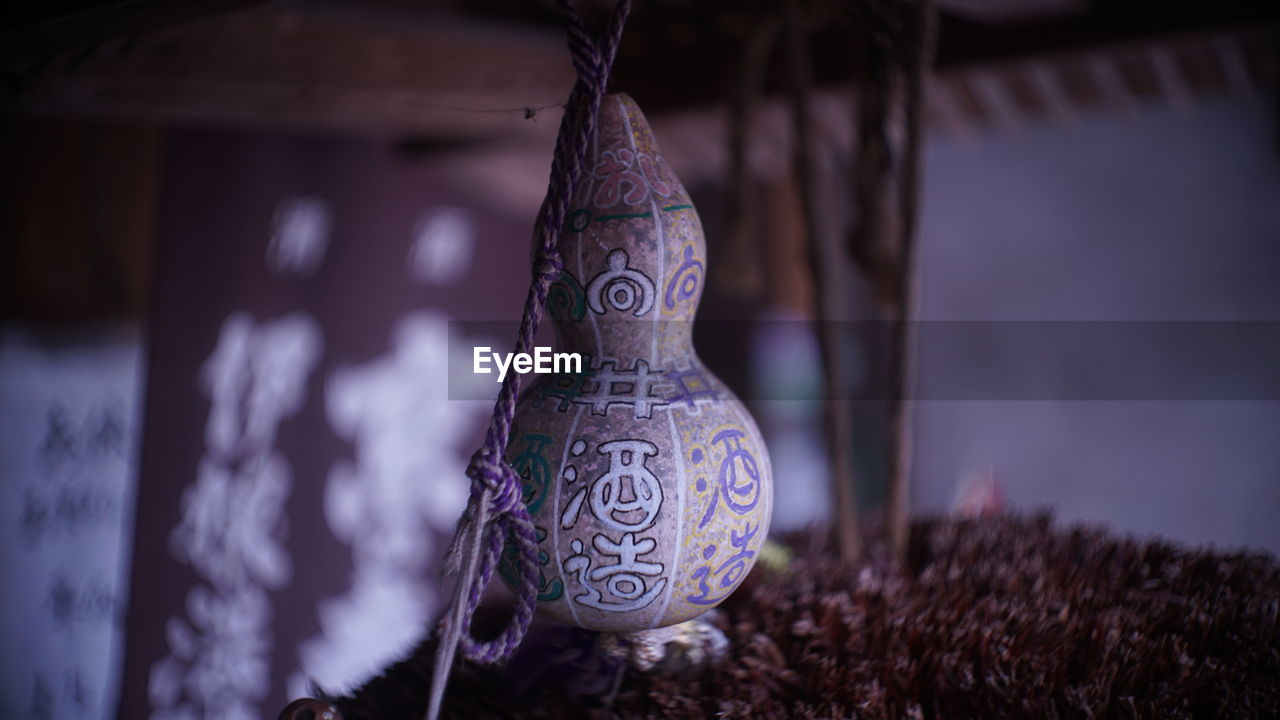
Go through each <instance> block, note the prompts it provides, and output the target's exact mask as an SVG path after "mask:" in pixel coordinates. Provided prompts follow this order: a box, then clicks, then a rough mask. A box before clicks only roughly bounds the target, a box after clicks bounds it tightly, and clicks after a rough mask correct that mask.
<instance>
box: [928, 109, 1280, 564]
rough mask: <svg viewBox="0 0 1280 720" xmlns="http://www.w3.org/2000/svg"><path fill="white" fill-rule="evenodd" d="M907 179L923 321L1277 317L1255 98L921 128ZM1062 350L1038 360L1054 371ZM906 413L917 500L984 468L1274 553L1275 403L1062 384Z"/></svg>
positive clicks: (1067, 366)
mask: <svg viewBox="0 0 1280 720" xmlns="http://www.w3.org/2000/svg"><path fill="white" fill-rule="evenodd" d="M924 191H925V202H924V216H923V220H922V225H921V236H920V239H919V243H920V250H919V263H920V264H919V286H920V303H919V316H920V318H921V319H923V320H1084V321H1092V320H1136V321H1140V320H1214V321H1240V320H1269V321H1276V320H1280V282H1277V280H1276V276H1277V272H1278V271H1280V154H1278V153H1277V121H1276V115H1275V110H1274V108H1273V106H1272V105H1271V104H1269V103H1268V102H1266V101H1264V100H1262V99H1261V98H1251V99H1248V98H1216V99H1206V100H1202V101H1198V102H1197V104H1195V106H1194V107H1191V108H1187V109H1175V108H1169V107H1151V106H1147V107H1140V108H1137V109H1135V110H1134V112H1133V113H1132V114H1130V115H1128V116H1126V115H1122V114H1114V115H1086V116H1084V117H1081V118H1079V119H1078V120H1077V121H1076V122H1074V123H1072V124H1069V125H1064V126H1025V127H1022V128H1021V129H1020V131H1017V132H1013V133H1009V132H1002V133H1001V134H998V135H997V134H984V135H980V136H977V137H972V138H944V139H934V140H932V141H931V142H930V143H929V145H928V155H927V171H926V174H925V188H924ZM994 355H996V356H999V353H998V352H996V353H994ZM1224 357H1225V350H1224ZM1019 361H1020V358H1019V357H1018V356H1017V355H1013V354H1009V355H1005V356H1004V357H1003V358H1002V360H1001V362H1003V363H1004V364H1003V365H1002V366H1001V365H999V363H997V366H996V367H993V368H990V369H989V370H990V371H992V372H993V373H1000V372H1006V373H1009V374H1010V375H1012V374H1015V373H1017V372H1018V371H1019V370H1020V368H1019ZM1077 362H1078V361H1077V360H1076V359H1072V358H1070V357H1065V356H1064V357H1063V358H1061V359H1060V361H1059V362H1058V363H1057V364H1056V365H1055V366H1053V367H1046V368H1041V369H1040V370H1042V371H1043V372H1045V373H1047V374H1048V377H1049V378H1050V380H1052V379H1054V378H1055V377H1057V378H1061V379H1062V381H1063V382H1064V383H1067V382H1070V378H1071V377H1073V376H1075V375H1078V371H1079V369H1080V368H1079V367H1078V366H1077ZM1116 362H1117V363H1121V362H1126V360H1125V359H1124V358H1117V359H1116ZM916 412H917V415H916V425H915V427H916V429H915V439H914V445H915V448H916V460H915V468H914V477H913V483H914V498H913V499H914V503H915V507H916V508H917V509H918V510H922V511H942V510H945V509H948V508H949V507H951V505H952V503H953V500H954V498H955V496H956V493H957V489H958V486H962V485H964V484H965V483H967V482H968V481H970V480H972V479H974V478H979V479H980V478H983V477H984V476H987V475H990V476H993V477H994V479H995V480H996V482H997V483H998V484H999V485H1000V486H1001V487H1002V488H1003V490H1004V492H1005V494H1006V496H1007V500H1008V501H1009V502H1010V503H1011V504H1012V505H1014V506H1017V507H1023V508H1035V507H1043V506H1050V507H1053V508H1055V509H1056V510H1057V512H1058V515H1059V516H1060V517H1062V518H1064V519H1068V520H1070V519H1077V518H1078V519H1088V520H1094V521H1103V522H1107V523H1111V524H1113V525H1114V526H1116V527H1117V528H1120V529H1123V530H1128V531H1134V532H1138V533H1144V534H1145V533H1160V534H1164V535H1167V536H1169V537H1173V538H1178V539H1181V540H1185V541H1188V542H1196V543H1200V542H1212V543H1215V544H1217V545H1220V546H1221V545H1227V546H1233V545H1241V544H1247V545H1251V546H1256V547H1262V548H1268V549H1270V550H1271V551H1273V552H1280V523H1277V522H1276V520H1275V511H1276V509H1277V508H1280V403H1277V402H1264V401H1256V402H1248V401H1232V402H1227V401H1212V400H1201V401H1190V400H1169V401H1143V402H1123V401H1082V400H1077V401H1072V400H1070V399H1069V391H1068V395H1067V397H1066V398H1062V397H1061V396H1059V399H1057V400H1022V401H977V400H975V401H926V402H922V403H920V404H919V405H918V406H917V410H916Z"/></svg>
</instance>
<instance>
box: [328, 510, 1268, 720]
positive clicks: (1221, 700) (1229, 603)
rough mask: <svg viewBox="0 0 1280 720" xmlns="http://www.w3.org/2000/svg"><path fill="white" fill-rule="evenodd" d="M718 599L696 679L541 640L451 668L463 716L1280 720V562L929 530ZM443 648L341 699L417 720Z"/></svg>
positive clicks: (936, 526) (353, 713)
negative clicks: (900, 543) (890, 560)
mask: <svg viewBox="0 0 1280 720" xmlns="http://www.w3.org/2000/svg"><path fill="white" fill-rule="evenodd" d="M790 545H791V546H792V547H793V548H794V549H795V550H796V552H797V554H798V557H797V559H796V560H795V561H793V562H792V563H791V565H790V567H789V568H788V569H787V570H785V571H781V572H774V571H768V570H766V569H765V568H763V567H758V568H757V569H756V570H755V571H754V572H753V573H752V575H751V577H750V579H749V580H748V581H747V583H746V585H745V586H744V587H743V588H741V589H740V590H739V592H738V593H736V594H735V595H734V596H733V597H732V598H730V599H729V600H728V601H726V602H725V603H724V604H723V605H722V606H721V611H722V612H721V616H720V618H719V619H718V621H717V622H718V624H719V625H720V627H721V628H722V629H724V630H725V631H726V633H727V634H728V636H729V639H730V641H731V647H730V649H729V656H728V657H727V658H726V659H725V660H724V661H723V662H722V663H721V664H719V665H717V666H715V667H713V668H711V669H710V670H708V671H706V672H704V673H702V674H700V675H691V674H689V673H678V674H676V675H674V676H662V675H660V674H640V673H637V672H634V671H631V672H627V673H626V674H625V676H624V677H623V678H622V682H621V685H620V689H619V691H618V693H617V695H616V698H615V699H614V701H613V704H612V706H611V708H609V709H606V707H605V703H606V699H607V697H608V696H609V694H610V692H611V689H612V687H613V681H614V678H615V677H616V676H615V674H614V668H613V667H610V666H608V665H607V664H603V663H601V662H600V659H599V657H598V655H596V654H593V653H592V652H591V648H592V641H591V639H590V633H586V632H585V631H577V630H568V629H561V628H546V627H544V628H542V629H540V630H538V631H536V632H534V633H533V634H532V635H531V636H530V638H529V640H528V641H527V642H526V645H525V647H524V648H522V650H521V653H520V655H519V656H517V658H516V660H515V661H513V663H512V664H511V665H510V666H508V667H507V668H506V669H505V670H503V669H499V670H495V669H485V668H479V667H476V666H473V665H465V666H461V667H459V668H457V669H456V670H455V672H454V676H453V679H452V680H451V682H450V685H449V695H448V697H447V698H446V704H445V709H446V717H453V718H475V719H482V718H626V719H628V720H630V719H635V720H640V719H641V718H697V719H698V720H702V719H703V718H708V717H724V718H848V717H858V718H1090V717H1092V718H1132V717H1139V718H1267V717H1277V716H1280V620H1278V608H1280V566H1277V563H1276V560H1275V558H1274V557H1273V556H1270V555H1266V554H1261V553H1249V552H1214V551H1210V550H1203V549H1191V548H1186V547H1181V546H1178V545H1173V544H1169V543H1167V542H1161V541H1150V542H1141V541H1138V540H1133V539H1127V538H1120V537H1116V536H1115V535H1112V534H1110V533H1108V532H1106V531H1103V530H1099V529H1091V528H1055V527H1054V525H1053V524H1052V523H1051V522H1050V520H1049V519H1048V518H1047V517H1044V516H1036V517H992V518H986V519H981V520H972V521H955V520H929V521H924V522H918V523H916V524H915V525H914V526H913V528H912V533H911V544H910V549H909V562H908V567H906V568H905V570H903V571H900V572H896V571H890V570H888V569H887V567H886V566H885V564H884V563H883V561H882V559H881V558H883V557H884V555H885V551H884V548H883V546H881V545H879V544H876V543H874V542H872V543H871V545H870V558H871V559H870V560H869V561H868V562H866V563H864V564H861V565H858V566H855V567H847V568H846V567H841V566H839V565H837V564H836V563H835V562H834V561H833V560H831V559H830V558H832V557H834V548H833V547H831V546H830V544H829V541H828V540H827V539H826V538H822V537H794V538H790ZM501 619H502V618H501V616H500V615H499V616H498V617H496V618H492V620H494V621H495V625H494V626H495V627H497V625H496V621H500V620H501ZM433 649H434V646H433V645H432V644H431V643H430V642H427V643H424V644H423V645H422V646H421V647H419V648H418V649H417V651H415V653H414V655H413V657H411V658H410V659H409V660H406V661H405V662H403V663H400V664H398V665H395V666H393V667H391V668H388V669H387V671H386V673H385V674H384V675H383V676H381V677H379V678H376V679H374V680H372V681H371V682H370V683H369V684H368V685H366V686H365V687H364V688H362V689H360V690H359V691H357V692H356V693H354V694H353V695H352V696H350V697H347V698H341V699H339V700H338V701H337V706H338V708H340V709H341V711H342V713H343V715H344V717H345V719H346V720H373V719H375V718H377V719H378V720H382V719H384V718H416V717H420V716H421V712H422V710H423V709H424V708H425V701H426V697H427V678H428V676H429V670H430V658H431V652H432V651H433Z"/></svg>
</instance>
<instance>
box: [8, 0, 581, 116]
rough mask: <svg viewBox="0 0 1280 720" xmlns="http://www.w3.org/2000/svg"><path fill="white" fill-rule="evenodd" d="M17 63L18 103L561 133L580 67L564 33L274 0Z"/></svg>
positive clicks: (13, 91) (63, 109) (90, 110)
mask: <svg viewBox="0 0 1280 720" xmlns="http://www.w3.org/2000/svg"><path fill="white" fill-rule="evenodd" d="M7 69H8V71H9V73H8V74H9V76H10V77H11V78H13V79H14V80H15V82H14V83H13V84H12V85H10V86H9V87H8V88H6V91H5V92H3V93H2V94H0V105H3V106H7V107H9V108H11V109H19V110H26V111H42V112H57V113H76V114H92V115H100V116H108V117H121V116H125V117H141V118H148V119H152V120H164V121H170V122H197V123H252V124H266V125H286V126H288V125H292V126H307V127H319V128H332V129H343V130H354V131H361V132H395V133H423V134H428V135H432V136H436V137H444V138H458V139H467V138H483V137H491V136H495V135H501V134H503V133H513V134H518V135H522V136H540V137H553V136H554V133H555V128H556V124H557V123H558V120H559V106H558V103H560V102H562V101H563V99H564V98H565V97H566V96H567V95H568V92H569V88H570V87H571V85H572V82H573V77H574V76H573V70H572V67H571V65H570V63H569V59H568V57H567V54H566V53H565V51H564V49H563V46H562V42H561V40H560V38H559V37H556V36H542V35H537V34H531V33H527V32H519V31H510V30H508V31H502V30H501V29H495V28H490V27H475V26H472V27H470V28H460V27H458V26H457V25H456V24H455V25H453V26H442V27H438V28H413V27H410V28H403V27H401V28H387V27H381V26H374V25H370V24H361V23H358V22H352V21H351V20H350V19H349V18H346V17H342V16H334V15H329V14H314V13H313V14H307V13H296V12H291V11H283V10H273V9H259V10H251V11H245V12H240V13H234V14H230V15H223V16H220V17H215V18H209V19H206V20H202V21H198V22H192V23H188V24H185V25H182V26H179V27H167V28H164V29H161V30H157V31H154V32H150V33H147V34H145V35H142V36H139V37H138V38H136V39H129V40H115V41H110V42H108V43H105V44H104V45H103V46H101V47H100V48H99V50H98V52H96V53H95V54H94V55H93V56H92V57H89V58H83V57H81V56H79V55H77V54H74V53H63V54H60V55H58V56H56V57H55V58H53V59H52V60H50V61H48V62H41V63H38V64H30V63H23V62H20V61H17V62H13V63H10V65H9V67H8V68H7Z"/></svg>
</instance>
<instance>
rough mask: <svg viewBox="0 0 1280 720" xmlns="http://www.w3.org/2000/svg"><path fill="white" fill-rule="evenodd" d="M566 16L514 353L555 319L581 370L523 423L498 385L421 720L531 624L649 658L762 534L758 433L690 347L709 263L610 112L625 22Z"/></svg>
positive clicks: (696, 235)
mask: <svg viewBox="0 0 1280 720" xmlns="http://www.w3.org/2000/svg"><path fill="white" fill-rule="evenodd" d="M559 4H560V6H561V9H562V10H563V11H564V14H565V18H566V27H567V30H568V36H569V47H570V51H571V53H572V56H573V63H574V67H575V68H576V69H577V72H578V82H577V84H576V85H575V87H574V90H573V93H572V94H571V96H570V98H569V102H568V103H567V104H566V108H565V115H564V119H563V121H562V124H561V128H560V135H559V137H558V139H557V143H556V152H555V157H554V159H553V162H552V169H551V180H550V183H549V187H548V190H547V196H546V199H545V200H544V202H543V207H542V211H541V212H540V214H539V218H538V222H537V224H536V227H535V232H534V262H533V281H532V285H531V287H530V289H529V294H528V297H527V299H526V303H525V311H524V316H523V319H522V322H521V326H520V332H519V336H518V338H517V342H516V348H515V352H516V353H528V352H529V351H530V350H531V346H532V344H533V337H534V334H535V333H536V331H537V328H538V324H539V321H540V319H541V314H542V310H543V307H544V306H545V305H546V304H547V303H548V301H549V302H550V304H551V311H552V314H553V317H554V319H555V321H556V328H557V331H558V335H559V339H560V344H561V346H562V347H561V349H562V350H567V351H570V352H579V353H580V354H581V355H582V356H583V357H584V363H583V365H584V367H583V368H582V372H579V373H575V374H562V375H549V376H543V377H542V379H541V380H540V381H539V382H538V383H536V384H535V385H534V386H532V387H531V388H529V390H528V391H527V392H526V393H525V394H524V396H523V397H521V399H520V403H519V405H518V406H517V403H516V399H517V396H519V394H520V375H519V374H518V373H512V374H509V375H508V376H507V377H506V379H505V381H504V383H503V386H502V389H501V391H500V392H499V396H498V399H497V402H496V403H495V406H494V414H493V419H492V422H491V423H490V426H489V429H488V431H487V433H486V435H485V441H484V445H483V446H482V447H481V449H480V450H479V451H477V452H476V454H475V455H474V457H473V458H472V461H471V464H470V467H469V468H468V471H467V474H468V476H469V477H470V478H471V481H472V493H471V500H470V503H469V505H468V509H467V512H466V514H465V515H464V517H463V520H462V521H461V522H460V524H459V529H458V533H457V536H456V538H455V543H454V549H453V550H452V551H451V563H452V564H455V565H456V566H457V567H458V569H459V571H460V575H459V584H458V592H457V595H456V597H455V599H454V603H453V606H452V607H451V608H450V611H449V613H448V614H447V615H446V617H445V619H444V621H443V622H442V625H441V641H440V645H439V647H438V650H437V656H436V664H435V668H434V673H433V680H432V693H431V697H430V702H429V706H428V713H427V717H428V718H435V717H437V716H438V713H439V709H440V705H441V701H442V698H443V692H444V685H445V683H446V681H447V678H448V673H449V669H450V667H451V666H452V662H453V655H454V653H455V648H461V650H462V652H463V654H464V656H465V657H467V658H468V659H470V660H472V661H475V662H480V663H498V662H502V661H505V660H506V659H508V658H510V657H511V655H512V654H513V653H514V652H515V650H516V648H517V647H518V645H519V644H520V642H521V640H522V639H523V637H524V635H525V633H526V632H527V630H528V627H529V622H530V620H531V618H532V615H533V611H534V609H535V606H537V607H540V608H541V609H542V610H544V611H545V612H546V613H547V614H548V615H550V616H552V617H554V618H556V619H559V620H561V621H564V622H567V623H571V624H574V625H577V626H580V627H584V628H588V629H592V630H600V631H609V632H623V633H636V634H638V635H639V636H640V638H639V640H640V641H641V642H643V635H644V633H646V632H649V631H652V630H654V629H657V628H662V627H665V626H669V625H672V624H675V623H680V622H683V621H686V620H689V619H691V618H693V617H695V616H697V615H699V614H701V613H703V612H705V611H706V610H708V609H710V608H712V607H714V606H716V605H717V604H719V603H720V602H721V601H722V600H723V599H724V598H725V597H727V596H728V595H729V594H730V593H731V592H732V591H733V590H734V589H735V588H736V587H737V585H738V584H739V583H740V582H741V581H742V580H743V578H745V576H746V574H747V572H748V571H749V570H750V569H751V567H752V565H753V564H754V562H755V559H756V556H757V554H758V553H759V551H760V547H761V545H762V544H763V543H764V540H765V537H766V535H767V533H768V524H769V517H770V514H771V511H772V499H773V495H772V477H771V470H770V466H769V459H768V455H767V453H766V450H765V447H764V443H763V441H762V439H761V437H760V433H759V430H758V429H757V428H756V425H755V422H754V421H753V420H752V418H751V416H750V415H749V414H748V413H747V411H746V409H745V408H744V407H743V406H742V404H741V403H740V402H739V401H738V400H737V399H736V398H735V397H734V396H733V394H732V393H731V392H730V391H729V389H728V388H727V387H725V386H724V385H723V383H721V382H720V381H719V380H718V379H717V378H716V377H715V376H714V375H712V374H711V373H710V371H708V370H707V368H706V367H705V366H704V365H703V364H702V362H701V361H700V360H699V359H698V357H697V355H696V353H695V352H694V349H693V346H692V334H691V328H692V322H693V317H694V313H695V311H696V309H697V306H698V300H699V298H700V296H701V293H702V290H703V283H704V278H705V262H706V261H705V258H706V245H705V241H704V238H703V233H702V226H701V222H700V221H699V219H698V215H697V211H696V210H695V209H694V207H693V205H692V203H691V202H690V199H689V195H688V193H687V192H686V191H685V189H684V187H683V185H682V184H681V183H680V181H679V179H678V178H676V177H675V175H674V174H673V173H672V172H671V171H670V169H669V167H668V166H667V165H666V163H665V161H664V160H663V158H662V155H661V153H660V152H659V149H658V146H657V143H656V141H655V140H654V138H653V135H652V133H651V131H650V129H649V125H648V122H647V121H646V120H645V118H644V116H643V115H642V114H641V112H640V110H639V108H638V107H637V106H636V105H635V103H634V102H633V101H632V100H631V99H630V98H629V97H626V96H624V95H612V96H608V97H605V96H604V89H605V85H606V82H607V80H608V76H609V71H610V67H611V65H612V62H613V58H614V55H615V53H616V51H617V46H618V41H619V38H620V37H621V34H622V28H623V25H624V23H625V20H626V17H627V14H628V11H629V2H628V1H627V0H621V1H620V2H619V3H618V4H617V6H616V9H615V12H614V15H613V18H612V21H611V23H610V25H609V26H608V28H607V29H606V31H605V33H604V34H603V35H602V36H601V37H600V38H599V39H598V40H597V39H593V38H592V37H591V36H590V35H589V34H588V33H587V32H586V30H585V28H584V27H583V25H582V23H581V21H580V19H579V18H578V16H577V14H576V13H575V11H574V9H573V7H572V4H571V3H570V2H569V1H568V0H561V2H560V3H559ZM495 571H497V572H499V573H500V574H501V575H502V577H503V578H504V579H505V580H506V581H507V582H508V583H509V584H510V585H511V586H512V588H513V590H514V591H515V594H516V597H517V602H516V609H515V615H514V617H513V619H512V621H511V623H510V624H509V625H508V627H506V628H505V629H504V630H503V632H502V633H501V634H500V635H499V636H498V637H497V638H496V639H494V640H492V641H489V642H481V641H477V640H475V639H474V638H472V637H471V635H470V631H469V627H470V623H471V617H472V615H473V614H474V612H475V610H476V607H477V605H478V604H479V602H480V598H481V595H482V593H483V591H484V589H485V587H486V586H487V585H488V583H489V581H490V580H491V579H492V576H493V574H494V572H495Z"/></svg>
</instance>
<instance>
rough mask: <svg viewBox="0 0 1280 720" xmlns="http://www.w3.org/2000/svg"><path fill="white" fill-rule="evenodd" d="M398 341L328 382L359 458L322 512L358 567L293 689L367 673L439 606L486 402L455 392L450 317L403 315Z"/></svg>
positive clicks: (308, 646)
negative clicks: (444, 547)
mask: <svg viewBox="0 0 1280 720" xmlns="http://www.w3.org/2000/svg"><path fill="white" fill-rule="evenodd" d="M392 344H393V347H392V349H391V351H390V352H389V353H388V354H386V355H383V356H382V357H379V358H376V359H374V360H372V361H370V362H369V363H367V364H365V365H361V366H358V367H353V368H348V369H344V370H339V371H337V372H336V373H334V375H333V376H332V377H331V378H330V379H329V381H328V383H327V384H326V388H325V406H326V410H327V414H328V416H329V422H330V424H331V425H332V427H333V429H334V431H335V432H336V433H337V434H338V435H339V436H341V437H343V438H345V439H347V440H349V441H350V442H351V443H352V444H353V446H354V450H355V463H354V464H352V463H349V462H346V461H342V462H339V463H338V464H336V465H335V466H334V468H333V469H332V470H331V471H330V474H329V482H328V485H327V487H326V489H325V503H324V504H325V518H326V520H327V522H328V524H329V528H330V529H331V530H332V531H333V534H334V535H335V536H336V537H338V538H339V539H341V540H342V541H344V542H346V543H348V544H350V545H351V549H352V556H353V560H354V566H355V567H354V569H353V572H352V581H351V582H352V584H351V589H350V591H349V592H348V593H347V594H346V595H344V596H341V597H338V598H334V599H331V600H325V601H322V602H321V603H320V607H319V616H320V626H321V632H320V635H319V636H317V637H315V638H312V639H310V640H307V641H305V642H304V643H302V645H301V646H300V648H299V659H300V669H299V671H298V672H297V673H295V674H294V676H293V677H292V678H291V680H290V683H289V688H288V691H289V695H290V696H291V697H298V696H302V695H306V694H308V688H307V681H308V680H312V681H315V682H316V683H317V684H318V685H320V687H322V688H325V689H326V690H330V691H335V690H342V689H349V688H351V687H353V686H354V685H356V684H358V683H359V682H361V681H363V680H365V679H367V678H368V677H369V676H370V675H372V674H373V673H375V672H377V671H379V670H381V669H382V668H383V667H384V666H386V665H387V664H389V663H390V662H392V661H394V660H398V659H399V658H400V656H401V655H402V654H403V653H404V652H405V651H406V650H408V649H409V648H410V647H411V646H412V645H413V643H414V642H416V641H417V640H419V639H421V637H422V636H423V633H424V632H425V631H426V629H427V625H428V622H429V620H430V618H431V617H432V615H433V613H434V612H435V611H436V610H437V608H438V598H437V589H436V588H435V587H434V583H433V582H432V581H433V580H434V578H433V577H431V576H430V575H428V573H427V572H426V569H427V568H428V567H429V566H430V565H431V563H432V561H433V560H435V559H436V557H437V556H438V554H439V550H440V548H438V547H437V546H436V545H435V543H434V542H433V535H434V534H435V533H439V534H446V535H447V534H448V533H449V532H450V531H451V530H452V528H453V524H454V523H455V522H456V521H457V519H458V516H459V514H461V512H462V508H463V506H464V505H465V503H466V496H467V480H466V476H465V474H464V470H465V467H466V460H465V458H464V457H463V455H462V453H461V452H460V450H459V448H460V447H461V446H462V445H464V444H465V441H466V440H467V439H468V436H467V433H470V432H471V431H472V430H473V429H474V427H475V423H476V422H477V421H478V420H479V419H480V418H481V417H483V415H484V413H485V412H486V411H487V410H488V407H487V405H486V403H483V402H465V401H451V400H449V388H448V385H447V377H448V366H449V345H450V344H449V342H448V321H447V319H446V318H445V317H444V316H442V315H439V314H435V313H427V312H422V313H413V314H410V315H406V316H405V317H404V318H402V319H401V320H400V322H399V323H398V325H397V327H396V329H395V332H394V337H393V341H392ZM477 382H478V381H477Z"/></svg>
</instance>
